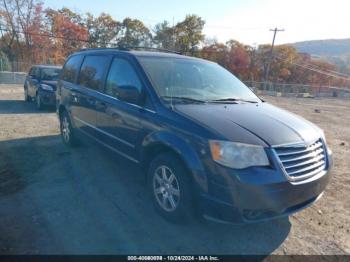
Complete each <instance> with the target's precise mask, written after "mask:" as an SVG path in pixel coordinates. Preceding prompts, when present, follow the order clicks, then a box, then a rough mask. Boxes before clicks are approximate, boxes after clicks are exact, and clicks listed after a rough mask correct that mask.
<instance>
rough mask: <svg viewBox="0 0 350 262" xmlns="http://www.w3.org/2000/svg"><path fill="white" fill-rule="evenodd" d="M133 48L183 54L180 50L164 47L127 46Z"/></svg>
mask: <svg viewBox="0 0 350 262" xmlns="http://www.w3.org/2000/svg"><path fill="white" fill-rule="evenodd" d="M127 48H129V49H131V50H133V49H134V50H140V49H141V50H149V51H158V52H164V53H173V54H178V55H181V54H182V53H181V52H179V51H175V50H169V49H164V48H157V47H146V46H130V47H127Z"/></svg>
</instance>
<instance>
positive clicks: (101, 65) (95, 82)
mask: <svg viewBox="0 0 350 262" xmlns="http://www.w3.org/2000/svg"><path fill="white" fill-rule="evenodd" d="M108 61H109V57H107V56H86V57H85V59H84V62H83V64H82V66H81V70H80V74H79V81H78V83H79V84H80V85H82V86H85V87H87V88H91V89H94V90H99V89H101V87H102V84H103V75H104V73H105V71H106V68H107V66H108Z"/></svg>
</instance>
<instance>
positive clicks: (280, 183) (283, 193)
mask: <svg viewBox="0 0 350 262" xmlns="http://www.w3.org/2000/svg"><path fill="white" fill-rule="evenodd" d="M328 159H329V164H328V168H327V170H326V171H323V172H321V173H319V174H317V175H315V176H313V177H311V178H309V179H307V180H304V181H300V182H297V183H294V182H291V181H289V180H288V179H287V178H286V176H285V175H284V173H283V171H282V170H279V169H274V168H258V167H254V168H249V169H246V170H240V171H237V170H232V169H228V168H225V167H222V166H219V165H216V166H215V168H214V169H215V173H212V175H210V176H208V177H210V178H211V179H210V178H209V181H208V192H203V193H202V194H201V195H200V201H199V206H200V208H201V212H202V213H203V215H204V217H205V218H207V219H210V220H214V221H220V222H228V223H233V224H242V223H253V222H260V221H266V220H270V219H274V218H279V217H283V216H289V215H291V214H293V213H295V212H298V211H300V210H302V209H304V208H306V207H308V206H310V205H311V204H313V203H314V202H315V201H317V200H318V199H320V198H321V196H322V194H323V192H324V190H325V188H326V186H327V184H328V182H329V179H330V177H331V172H330V167H331V166H332V157H331V155H330V156H328ZM212 172H213V170H212Z"/></svg>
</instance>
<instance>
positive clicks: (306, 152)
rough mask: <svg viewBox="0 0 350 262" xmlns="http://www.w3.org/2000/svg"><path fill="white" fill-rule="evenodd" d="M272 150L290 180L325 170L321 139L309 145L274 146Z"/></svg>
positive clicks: (324, 156) (325, 164) (296, 179)
mask: <svg viewBox="0 0 350 262" xmlns="http://www.w3.org/2000/svg"><path fill="white" fill-rule="evenodd" d="M273 150H274V153H275V155H276V157H277V159H278V161H279V164H280V166H281V168H282V171H283V172H284V173H285V175H286V176H287V178H288V179H289V180H290V181H300V180H304V179H307V178H310V177H312V176H315V175H317V174H319V173H320V172H322V171H325V170H326V167H327V159H326V149H325V146H324V143H323V141H322V140H321V139H318V140H317V141H315V142H314V143H311V144H309V145H306V144H304V145H301V144H298V145H286V146H276V147H274V148H273Z"/></svg>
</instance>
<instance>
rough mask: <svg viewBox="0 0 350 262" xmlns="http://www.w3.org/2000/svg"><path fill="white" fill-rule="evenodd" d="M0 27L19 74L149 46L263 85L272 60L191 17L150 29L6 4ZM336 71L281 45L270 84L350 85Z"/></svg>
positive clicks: (20, 2) (134, 22) (2, 50)
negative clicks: (83, 52) (86, 53)
mask: <svg viewBox="0 0 350 262" xmlns="http://www.w3.org/2000/svg"><path fill="white" fill-rule="evenodd" d="M0 23H1V24H0V25H1V29H2V30H0V33H1V35H0V37H1V38H0V40H1V42H0V59H1V61H2V64H4V61H5V62H7V64H8V68H10V69H11V70H14V71H23V70H27V69H28V67H29V66H30V65H31V64H39V63H46V64H63V63H64V61H65V59H66V58H67V56H68V55H69V54H71V53H73V52H75V51H76V50H79V49H81V48H96V47H116V46H124V47H127V46H144V47H158V48H163V49H171V50H176V51H180V52H182V53H184V54H188V55H192V56H198V57H201V58H204V59H208V60H211V61H214V62H217V63H219V64H220V65H222V66H224V67H225V68H226V69H228V70H229V71H231V72H232V73H234V74H235V75H236V76H238V77H239V78H240V79H242V80H245V81H255V82H259V81H264V80H265V79H264V76H265V72H266V67H267V63H268V61H269V58H270V55H269V54H270V49H271V46H270V45H260V46H257V47H252V46H248V45H245V44H242V43H240V42H238V41H236V40H230V41H228V42H226V43H219V42H217V41H215V40H208V39H206V38H205V36H204V34H203V28H204V25H205V21H204V20H203V19H202V18H201V17H198V16H196V15H187V16H186V18H185V19H184V20H183V21H181V22H179V23H177V24H174V25H171V23H170V22H168V21H164V22H162V23H159V24H157V25H156V26H155V27H154V28H148V27H147V26H145V25H144V23H143V22H142V21H140V20H138V19H133V18H125V19H124V20H123V21H116V20H114V19H113V18H112V17H111V16H110V15H109V14H107V13H102V14H101V15H99V16H97V17H94V16H93V15H92V14H91V13H86V14H79V13H76V12H73V11H71V10H70V9H68V8H62V9H59V10H54V9H51V8H48V9H43V3H41V2H37V1H36V0H2V3H1V5H0ZM18 62H21V63H22V64H21V63H18ZM16 65H17V66H16ZM18 65H20V66H18ZM21 65H22V66H21ZM337 71H339V69H338V68H337V67H336V66H335V65H333V64H330V63H329V62H325V61H321V60H314V59H312V57H311V56H310V55H308V54H300V53H298V52H297V51H296V49H295V48H293V47H291V46H288V45H281V46H276V47H275V48H274V52H273V56H272V59H271V66H270V74H269V79H268V81H271V82H274V83H292V84H309V85H312V86H315V87H317V86H320V87H321V86H325V85H326V86H330V85H334V86H349V85H350V81H349V80H348V79H347V77H340V75H339V73H338V72H337Z"/></svg>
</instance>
